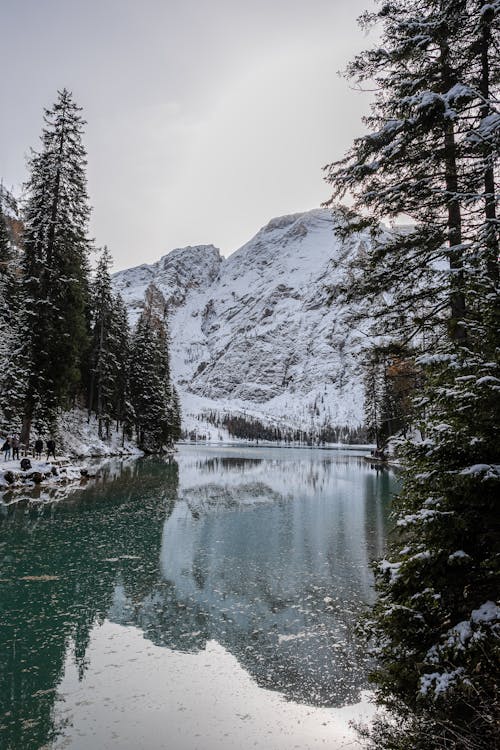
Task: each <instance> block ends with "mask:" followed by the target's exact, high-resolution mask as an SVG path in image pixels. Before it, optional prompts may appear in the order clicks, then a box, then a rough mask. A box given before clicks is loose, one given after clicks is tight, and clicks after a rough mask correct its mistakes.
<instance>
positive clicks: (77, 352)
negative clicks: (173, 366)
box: [0, 89, 180, 451]
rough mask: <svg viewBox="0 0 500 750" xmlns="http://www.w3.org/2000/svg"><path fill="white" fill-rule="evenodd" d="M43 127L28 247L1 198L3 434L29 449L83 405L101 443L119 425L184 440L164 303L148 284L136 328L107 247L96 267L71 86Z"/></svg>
mask: <svg viewBox="0 0 500 750" xmlns="http://www.w3.org/2000/svg"><path fill="white" fill-rule="evenodd" d="M44 122H45V125H44V128H43V131H42V136H41V147H40V150H39V151H33V152H32V155H31V158H30V160H29V179H28V182H27V184H26V186H25V195H26V197H25V200H24V204H23V208H22V214H21V218H22V234H21V238H20V242H19V243H16V242H14V241H13V239H14V237H13V235H12V222H11V221H6V216H5V215H4V208H3V203H4V200H1V201H0V429H2V430H3V431H4V432H20V434H21V442H22V443H23V444H25V445H28V444H29V442H30V436H31V435H32V433H33V432H36V434H37V435H41V434H46V433H54V432H55V431H56V430H57V418H58V414H59V413H60V412H61V410H68V409H71V408H75V407H80V408H82V409H83V408H85V409H87V411H88V414H89V417H90V415H91V414H95V415H96V416H97V419H98V425H99V428H98V429H99V435H100V436H101V437H106V436H107V437H109V434H110V430H111V427H112V426H114V427H115V428H118V429H121V430H122V432H123V437H129V438H132V437H134V436H135V438H136V440H137V443H138V445H139V446H140V447H141V448H143V449H144V450H147V451H157V450H161V448H162V446H165V445H166V444H168V443H171V442H172V441H174V440H176V439H177V438H178V436H179V433H180V413H179V404H178V399H177V395H176V392H175V389H174V387H173V386H172V383H171V380H170V366H169V354H168V325H167V314H166V309H165V302H164V300H163V298H162V297H161V294H160V293H159V291H158V290H156V289H154V288H151V289H149V290H148V294H147V297H146V300H145V306H144V310H143V312H142V314H141V316H140V319H139V321H138V323H137V325H136V326H135V328H134V329H133V330H131V329H130V328H129V325H128V320H127V312H126V309H125V305H124V303H123V300H122V299H121V298H120V296H118V295H115V294H113V291H112V284H111V276H110V267H111V256H110V254H109V252H108V251H107V249H106V248H105V249H104V250H103V251H102V252H101V255H100V258H99V261H98V264H97V268H96V270H95V272H94V273H92V272H91V270H90V252H91V250H93V246H92V242H91V240H90V239H89V237H88V221H89V216H90V208H89V203H88V195H87V180H86V165H87V162H86V152H85V149H84V146H83V142H82V137H83V130H84V125H85V122H84V120H83V119H82V116H81V108H80V107H78V106H77V105H76V104H75V102H74V101H73V98H72V95H71V93H70V92H69V91H67V90H66V89H64V90H63V91H61V92H59V93H58V98H57V101H56V103H55V104H54V106H53V107H52V108H51V109H48V110H46V111H45V117H44ZM3 195H4V192H3V191H2V196H3ZM9 230H10V231H9Z"/></svg>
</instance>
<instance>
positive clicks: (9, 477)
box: [3, 471, 15, 484]
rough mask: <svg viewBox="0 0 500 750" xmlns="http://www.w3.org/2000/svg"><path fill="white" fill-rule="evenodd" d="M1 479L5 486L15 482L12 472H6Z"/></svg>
mask: <svg viewBox="0 0 500 750" xmlns="http://www.w3.org/2000/svg"><path fill="white" fill-rule="evenodd" d="M3 478H4V479H5V481H6V482H7V484H12V483H13V482H14V480H15V476H14V472H13V471H6V472H5V474H4V475H3Z"/></svg>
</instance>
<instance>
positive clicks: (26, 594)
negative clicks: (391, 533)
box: [0, 446, 396, 750]
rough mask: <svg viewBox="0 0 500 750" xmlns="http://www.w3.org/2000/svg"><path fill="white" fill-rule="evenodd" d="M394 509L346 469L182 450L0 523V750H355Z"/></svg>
mask: <svg viewBox="0 0 500 750" xmlns="http://www.w3.org/2000/svg"><path fill="white" fill-rule="evenodd" d="M395 489H396V480H395V479H394V477H393V476H392V475H391V474H390V473H389V472H387V471H385V470H384V471H375V470H374V469H372V468H371V467H370V466H369V465H368V464H367V463H366V462H365V461H364V460H363V459H362V458H361V457H360V456H359V455H356V453H355V452H353V451H346V452H338V451H321V450H307V449H278V448H238V447H234V448H226V449H224V448H216V447H214V448H212V447H206V448H203V447H198V446H182V447H181V448H180V450H179V453H178V454H177V456H176V459H175V460H174V461H171V462H167V461H164V460H160V459H153V458H150V459H140V460H138V461H137V460H134V461H129V462H127V461H118V460H116V461H113V462H110V463H109V465H107V466H106V467H105V468H104V469H102V470H101V474H100V478H99V479H98V480H97V481H96V482H95V483H93V484H91V485H89V486H87V488H86V489H73V490H72V491H71V493H70V494H69V495H68V498H67V499H66V500H64V501H60V500H59V502H53V503H47V502H43V503H42V502H36V501H35V502H30V503H28V504H27V503H19V504H18V505H9V506H8V507H7V506H3V507H2V506H0V560H1V570H0V642H1V644H2V647H1V649H0V747H1V748H6V750H7V749H8V750H31V749H32V748H42V747H43V748H47V749H48V748H51V749H53V750H57V749H59V748H78V749H81V750H85V749H86V748H98V749H99V750H100V749H102V748H116V750H118V749H119V750H124V749H125V748H130V749H131V750H137V749H138V748H144V749H145V750H149V749H151V750H156V749H157V748H168V749H169V750H194V749H195V748H200V750H212V749H213V750H215V748H235V747H238V748H239V750H244V749H245V748H254V747H260V748H266V750H273V749H274V748H276V749H278V748H283V749H285V748H293V747H296V748H300V749H301V750H305V749H306V748H309V747H311V748H313V747H321V746H323V747H324V746H327V747H329V748H333V749H335V748H341V747H342V748H344V747H355V746H356V743H355V736H354V734H353V732H352V730H351V729H350V728H349V720H350V719H353V718H354V719H358V718H359V717H360V716H365V717H366V716H368V715H369V714H370V713H371V711H372V709H371V706H370V705H369V703H368V701H367V693H366V688H367V682H366V671H367V662H366V658H365V657H364V655H363V651H362V648H361V647H360V644H359V643H358V641H357V639H356V635H355V624H356V621H357V619H358V618H359V616H360V614H361V613H362V612H363V609H364V608H365V606H366V604H367V603H369V602H370V601H372V600H373V590H372V574H371V570H370V561H371V560H373V559H374V558H376V557H379V556H381V555H382V554H383V551H384V546H385V540H386V535H387V529H388V520H387V519H388V511H389V505H390V496H391V493H392V492H394V491H395ZM58 493H59V494H58V497H60V491H59V490H58Z"/></svg>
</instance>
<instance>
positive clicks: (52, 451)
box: [47, 438, 56, 461]
mask: <svg viewBox="0 0 500 750" xmlns="http://www.w3.org/2000/svg"><path fill="white" fill-rule="evenodd" d="M50 456H53V457H54V459H55V457H56V444H55V442H54V440H52V438H49V439H48V440H47V461H48V460H49V458H50Z"/></svg>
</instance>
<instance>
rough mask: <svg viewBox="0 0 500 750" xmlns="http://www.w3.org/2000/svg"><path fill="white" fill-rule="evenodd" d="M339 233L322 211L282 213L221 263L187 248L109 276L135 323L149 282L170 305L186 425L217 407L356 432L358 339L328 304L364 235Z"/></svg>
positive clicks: (211, 250)
mask: <svg viewBox="0 0 500 750" xmlns="http://www.w3.org/2000/svg"><path fill="white" fill-rule="evenodd" d="M336 227H337V219H336V218H335V217H334V216H332V214H331V212H330V211H327V210H322V209H317V210H313V211H308V212H306V213H301V214H292V215H289V216H282V217H279V218H276V219H273V220H272V221H270V222H269V223H268V224H267V225H266V226H265V227H263V228H262V229H261V230H260V231H259V232H258V233H257V234H256V235H255V237H253V239H251V240H250V241H249V242H248V243H247V244H245V245H244V246H243V247H242V248H240V249H239V250H237V251H236V252H235V253H233V254H232V255H230V256H229V257H228V258H222V257H221V255H220V253H219V251H218V250H217V249H216V248H215V247H213V245H203V246H198V247H187V248H183V249H177V250H173V251H172V252H170V253H169V254H168V255H166V256H165V257H163V258H162V259H161V260H159V261H158V262H157V263H154V264H152V265H150V266H147V265H143V266H139V267H137V268H133V269H129V270H127V271H122V272H120V273H118V274H116V275H115V277H114V284H115V289H116V290H117V291H120V292H121V294H122V295H123V297H124V299H125V301H126V303H127V305H128V309H129V312H130V318H131V321H132V322H134V321H135V320H136V319H137V316H138V314H139V312H140V309H141V306H142V304H143V297H144V293H145V290H146V288H147V286H148V285H149V284H150V283H151V282H154V284H155V285H156V286H157V287H158V289H160V291H161V292H162V294H163V295H164V297H165V300H166V301H167V305H168V307H169V314H170V327H171V337H172V345H171V352H172V372H173V377H174V381H175V382H176V384H177V386H178V388H179V391H180V395H181V401H182V406H183V415H184V418H185V420H187V422H188V423H189V421H190V419H191V417H193V418H196V417H198V418H199V415H200V413H201V414H203V412H205V413H206V412H209V411H210V412H213V411H214V410H215V411H218V412H219V413H225V414H226V413H233V414H234V413H239V414H246V415H248V417H249V418H252V417H255V418H258V419H260V420H264V421H266V420H267V421H268V422H272V423H275V424H281V425H290V426H295V427H298V428H300V429H304V430H310V429H313V430H319V429H321V427H322V426H325V425H329V426H340V425H344V426H346V425H348V426H352V427H356V426H359V425H360V424H361V422H362V420H363V409H362V404H363V395H362V386H361V377H360V373H359V364H358V362H357V360H356V357H355V354H356V351H357V350H358V347H359V343H358V337H359V332H356V331H352V330H350V329H349V327H348V324H347V322H346V310H345V308H344V307H343V306H342V305H341V304H339V303H338V302H337V301H336V300H335V299H333V301H332V300H331V299H330V298H331V288H332V287H335V284H336V283H337V282H338V281H339V279H340V277H341V275H343V274H344V272H345V269H346V268H347V267H348V266H349V264H350V263H351V262H352V260H353V258H354V257H355V256H356V255H357V254H358V253H360V252H363V249H364V247H365V246H366V243H367V242H368V241H369V239H368V237H367V236H364V235H359V236H357V237H354V238H351V239H350V240H348V241H345V242H343V241H341V240H340V239H339V237H338V236H337V233H336ZM191 421H192V420H191ZM188 426H189V425H188Z"/></svg>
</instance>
